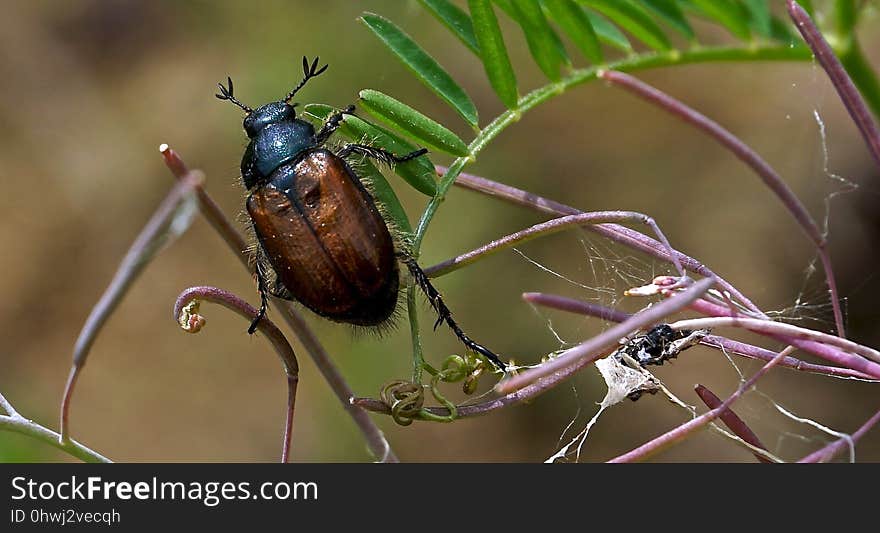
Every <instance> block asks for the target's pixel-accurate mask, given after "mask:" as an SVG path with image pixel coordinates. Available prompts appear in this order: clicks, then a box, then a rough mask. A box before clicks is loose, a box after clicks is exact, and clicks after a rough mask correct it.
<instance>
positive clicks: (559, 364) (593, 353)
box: [495, 278, 715, 394]
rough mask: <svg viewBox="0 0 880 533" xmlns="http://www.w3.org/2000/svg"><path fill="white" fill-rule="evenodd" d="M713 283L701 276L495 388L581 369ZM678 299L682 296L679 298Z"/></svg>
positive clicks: (513, 387)
mask: <svg viewBox="0 0 880 533" xmlns="http://www.w3.org/2000/svg"><path fill="white" fill-rule="evenodd" d="M714 284H715V279H714V278H705V279H701V280H700V281H697V282H696V283H694V284H693V285H691V286H690V287H688V288H687V289H685V290H683V291H682V292H680V293H678V294H677V295H676V297H675V298H671V299H669V300H664V301H662V302H660V303H658V304H656V305H653V306H651V307H650V308H648V309H646V310H644V311H642V312H640V313H636V314H635V315H633V316H632V317H631V318H629V319H628V320H626V321H624V322H622V323H620V324H617V325H616V326H612V327H611V328H609V329H607V330H605V331H603V332H602V333H600V334H598V335H596V336H595V337H593V338H591V339H589V340H587V341H585V342H583V343H581V344H579V345H578V346H575V347H574V348H570V349H568V350H566V351H564V352H563V353H561V354H560V355H559V356H558V357H556V358H554V359H551V360H550V361H547V362H546V363H544V364H542V365H540V366H537V367H535V368H532V369H529V370H526V371H525V372H523V373H522V374H519V375H516V376H513V377H511V378H510V379H508V380H505V381H502V382H500V383H499V384H498V385H496V386H495V390H496V391H498V392H499V393H501V394H506V393H510V392H512V391H515V390H517V389H519V388H522V387H524V386H525V385H526V384H529V383H534V382H536V381H537V380H539V379H542V378H546V377H547V376H549V375H551V374H554V373H556V372H559V371H562V370H563V369H566V368H582V367H583V366H584V365H586V364H589V363H590V362H592V361H593V360H594V359H595V358H596V357H598V356H599V355H601V354H602V353H603V352H604V351H606V350H608V349H609V348H611V347H613V346H616V345H617V343H618V342H619V341H620V339H621V338H623V337H625V336H626V335H628V334H630V333H632V332H633V331H636V330H639V329H642V328H644V327H645V326H647V325H650V324H655V323H657V322H659V321H660V320H662V319H663V318H664V317H667V316H669V315H670V314H672V313H675V312H676V311H678V310H680V309H683V308H685V307H687V305H688V304H689V303H690V302H692V301H693V300H695V299H696V298H699V297H700V296H701V295H702V294H703V293H705V292H706V291H707V290H709V289H710V288H711V287H712V285H714ZM679 298H681V299H680V300H679ZM668 303H672V305H669V306H667V305H666V304H668Z"/></svg>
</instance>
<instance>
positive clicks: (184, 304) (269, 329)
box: [174, 287, 299, 463]
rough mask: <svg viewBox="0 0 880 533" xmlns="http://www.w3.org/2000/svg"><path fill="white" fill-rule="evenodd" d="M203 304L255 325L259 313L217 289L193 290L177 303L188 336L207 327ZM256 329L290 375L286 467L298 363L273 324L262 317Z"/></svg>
mask: <svg viewBox="0 0 880 533" xmlns="http://www.w3.org/2000/svg"><path fill="white" fill-rule="evenodd" d="M202 301H206V302H211V303H215V304H218V305H222V306H223V307H225V308H226V309H229V310H230V311H234V312H235V313H237V314H238V315H239V316H242V317H244V318H245V319H247V320H248V321H249V322H252V321H253V320H254V319H255V318H256V317H257V315H258V314H259V312H258V311H257V310H256V309H254V308H253V307H252V306H251V305H250V304H248V303H247V302H245V301H244V300H242V299H241V298H239V297H238V296H235V295H234V294H232V293H230V292H227V291H224V290H223V289H218V288H217V287H190V288H188V289H186V290H184V291H183V292H181V293H180V295H179V296H178V297H177V301H175V302H174V320H175V321H176V322H177V324H178V325H179V326H180V328H181V329H183V330H184V331H186V332H187V333H198V332H199V331H201V329H202V327H203V326H204V325H205V318H204V317H203V316H202V315H201V314H199V304H200V302H202ZM257 329H258V330H259V331H260V333H262V334H263V335H265V336H266V338H267V339H269V342H270V343H272V348H274V349H275V353H276V354H278V358H279V359H281V363H282V364H283V365H284V371H285V373H286V374H287V387H288V395H287V397H288V401H287V407H288V408H287V415H286V418H285V423H284V437H283V438H284V440H283V441H282V446H281V462H282V463H286V462H287V461H288V458H289V456H290V444H291V434H292V430H293V409H294V403H295V400H296V386H297V384H298V382H299V363H298V362H297V360H296V354H295V353H294V352H293V348H291V346H290V343H289V342H287V339H286V338H285V337H284V334H283V333H281V330H280V329H278V326H276V325H275V324H274V323H272V321H271V320H269V319H268V318H266V317H263V319H262V320H260V321H259V322H258V323H257Z"/></svg>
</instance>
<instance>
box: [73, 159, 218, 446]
mask: <svg viewBox="0 0 880 533" xmlns="http://www.w3.org/2000/svg"><path fill="white" fill-rule="evenodd" d="M204 179H205V178H204V175H203V174H202V173H201V172H198V171H196V172H187V173H184V174H183V176H182V177H181V179H180V181H178V182H177V183H175V185H174V187H172V188H171V190H170V191H169V192H168V194H167V195H166V196H165V199H164V200H162V203H161V204H159V207H158V208H157V209H156V211H155V213H153V216H152V217H151V218H150V220H149V222H147V224H146V225H145V226H144V229H143V230H141V233H140V234H139V235H138V236H137V238H136V239H135V240H134V242H133V243H132V245H131V248H129V250H128V252H127V253H126V254H125V257H124V258H123V259H122V262H121V263H120V264H119V268H118V269H117V270H116V273H115V274H114V275H113V279H112V280H111V281H110V285H108V286H107V289H105V291H104V293H103V294H102V295H101V299H100V300H98V303H96V304H95V306H94V307H93V308H92V312H91V313H89V317H88V318H87V319H86V323H85V325H84V326H83V328H82V331H80V334H79V337H78V338H77V339H76V344H75V345H74V348H73V365H72V366H71V369H70V374H69V376H68V378H67V383H66V385H65V387H64V395H63V397H62V401H61V424H60V425H61V438H62V440H66V439H67V438H68V437H69V435H70V427H69V423H68V422H69V413H70V402H71V399H72V397H73V390H74V387H75V385H76V381H77V377H78V376H79V373H80V372H81V371H82V368H83V366H85V364H86V359H87V358H88V355H89V350H90V349H91V347H92V344H93V343H94V341H95V338H96V337H97V336H98V333H100V331H101V329H102V328H103V326H104V323H105V322H106V321H107V319H108V318H109V317H110V315H111V314H112V313H113V311H114V310H115V309H116V306H117V305H119V302H120V301H122V298H123V297H125V294H126V293H127V292H128V289H129V288H130V287H131V285H132V283H134V281H135V279H137V277H138V276H139V275H140V273H141V272H143V270H144V268H146V266H147V264H149V262H150V260H152V258H153V257H154V256H155V255H156V253H157V252H158V251H159V249H161V247H162V246H163V245H164V244H166V243H167V241H168V238H169V234H171V233H174V231H172V230H170V229H169V228H170V227H171V225H172V224H174V223H175V221H176V220H175V219H177V217H178V214H179V213H180V209H181V206H182V205H183V204H184V202H185V201H186V198H187V196H188V195H190V194H192V192H193V190H194V189H197V188H198V187H200V186H201V183H202V182H203V181H204ZM187 225H188V223H187ZM176 231H177V232H178V233H179V232H180V229H179V228H178V229H176Z"/></svg>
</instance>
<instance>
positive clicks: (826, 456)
mask: <svg viewBox="0 0 880 533" xmlns="http://www.w3.org/2000/svg"><path fill="white" fill-rule="evenodd" d="M877 422H880V411H877V412H876V413H874V416H872V417H871V418H869V419H868V420H867V421H866V422H865V423H864V424H862V427H860V428H859V429H858V430H856V432H855V433H853V434H852V435H850V437H849V438H848V439H838V440H836V441H834V442H831V443H829V444H828V445H827V446H825V447H823V448H821V449H819V450H816V451H815V452H813V453H811V454H809V455H807V456H806V457H804V458H802V459H800V460H798V462H799V463H824V462H825V461H830V460H831V459H832V458H834V456H835V455H837V454H838V453H840V452H842V451H843V450H844V449H846V448H849V447H850V446H852V445H854V444H855V443H856V442H858V440H859V439H861V438H862V437H863V436H864V435H865V433H867V432H868V431H870V429H871V428H873V427H874V426H875V425H876V424H877Z"/></svg>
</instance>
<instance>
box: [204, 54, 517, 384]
mask: <svg viewBox="0 0 880 533" xmlns="http://www.w3.org/2000/svg"><path fill="white" fill-rule="evenodd" d="M317 67H318V59H317V58H315V60H314V62H312V63H311V65H310V64H309V62H308V61H307V60H306V59H305V58H303V72H304V77H303V80H302V81H301V82H300V83H299V85H297V86H296V87H295V88H294V89H293V90H292V91H290V92H289V93H288V94H287V95H286V96H285V97H284V98H283V99H282V100H280V101H278V102H272V103H269V104H266V105H263V106H261V107H258V108H257V109H251V108H250V107H248V106H246V105H244V104H242V103H241V102H239V101H238V100H237V99H236V98H235V97H234V96H233V87H232V80H231V79H229V78H227V81H228V84H229V87H228V88H227V87H224V86H223V85H222V84H220V85H219V87H220V94H218V95H216V96H217V98H220V99H221V100H229V101H230V102H232V103H234V104H235V105H237V106H238V107H240V108H241V109H243V110H244V111H245V112H246V113H247V116H246V117H245V119H244V129H245V132H246V133H247V135H248V138H250V143H249V144H248V146H247V148H246V149H245V152H244V156H243V158H242V161H241V175H242V181H243V182H244V186H245V187H246V188H247V189H248V191H250V196H248V198H247V202H246V207H247V212H248V214H249V215H250V218H251V222H252V226H253V230H254V233H255V234H256V236H257V240H258V242H259V244H260V247H259V248H260V249H259V252H258V253H259V257H258V259H257V278H258V282H259V289H260V296H261V300H262V304H261V306H260V313H259V315H258V316H257V318H256V319H254V321H253V323H252V324H251V327H250V328H249V329H248V332H250V333H253V332H254V330H255V329H256V326H257V323H258V322H259V321H260V320H261V319H262V317H263V316H265V313H266V307H267V304H268V296H267V295H268V294H269V293H271V294H272V295H274V296H277V297H279V298H283V299H286V300H296V301H299V302H301V303H302V304H303V305H305V306H306V307H308V308H309V309H311V310H312V311H314V312H315V313H317V314H319V315H321V316H323V317H326V318H329V319H331V320H335V321H337V322H345V323H349V324H355V325H358V326H379V325H382V324H383V323H385V322H386V321H388V319H389V318H390V317H391V316H392V315H393V314H394V310H395V308H396V307H397V297H398V290H399V286H400V278H399V271H398V266H397V262H398V259H400V260H402V261H403V262H404V263H405V264H406V265H407V268H408V270H409V272H410V274H411V275H412V276H413V278H414V280H415V281H416V282H417V283H418V285H419V286H420V287H421V288H422V289H423V290H424V291H425V294H427V296H428V300H429V301H430V303H431V306H432V307H433V308H434V310H435V311H436V312H437V314H438V315H439V318H438V320H437V323H436V324H435V328H436V326H437V325H439V324H440V323H441V322H446V323H447V324H448V325H449V327H450V328H452V330H453V331H454V332H455V334H456V335H457V336H458V338H459V339H460V340H461V341H462V342H463V343H464V344H465V346H467V347H468V348H469V349H471V350H473V351H475V352H478V353H480V354H482V355H484V356H485V357H487V358H488V359H489V360H491V361H492V362H493V363H495V364H496V365H497V366H498V367H499V368H501V369H502V370H503V369H504V363H502V362H501V360H500V359H499V358H498V356H496V355H495V354H494V353H492V352H491V351H489V350H488V349H486V348H485V347H483V346H481V345H480V344H477V343H476V342H474V341H472V340H471V339H470V338H469V337H468V336H467V335H465V334H464V332H463V331H462V330H461V328H459V327H458V324H456V323H455V321H454V320H453V319H452V313H451V312H450V311H449V309H448V308H447V307H446V305H445V304H444V303H443V299H442V298H441V296H440V293H439V292H437V290H436V289H435V288H434V287H433V286H432V285H431V283H430V281H429V280H428V276H427V275H425V273H424V272H423V271H422V269H421V268H420V267H419V265H418V264H417V263H416V261H415V260H414V259H413V258H412V257H409V256H408V255H407V254H406V253H403V252H400V251H397V250H396V249H395V246H394V240H393V239H392V237H391V233H390V231H389V230H388V226H387V224H386V223H385V220H384V219H383V218H382V215H381V213H380V212H379V210H378V209H377V208H376V204H375V202H374V200H373V198H372V196H371V195H370V193H369V192H368V191H367V189H366V188H365V187H364V185H363V184H362V183H361V181H360V179H358V176H357V174H356V173H355V172H354V171H353V170H352V169H351V167H350V166H349V165H348V163H346V161H345V158H346V157H347V156H349V155H351V154H360V155H363V156H366V157H369V158H373V159H376V160H379V161H382V162H384V163H387V164H394V163H402V162H405V161H409V160H411V159H414V158H416V157H419V156H422V155H424V154H425V153H427V150H425V149H421V150H416V151H414V152H412V153H409V154H406V155H403V156H398V155H396V154H393V153H391V152H388V151H387V150H384V149H382V148H377V147H372V146H368V145H363V144H346V145H345V146H343V147H342V148H341V149H340V150H339V151H338V152H336V153H334V152H333V151H331V150H329V149H327V148H326V147H325V143H326V142H327V139H328V138H329V137H330V135H331V134H332V133H333V132H334V131H336V129H338V128H339V126H340V123H341V121H342V120H343V118H344V116H345V115H347V114H353V112H354V106H349V107H348V108H346V109H345V110H344V111H343V112H341V113H336V114H334V115H332V116H331V117H330V118H328V120H327V121H326V123H325V124H324V125H323V126H322V127H321V129H320V130H318V131H317V132H315V129H314V127H313V126H312V125H311V123H309V122H306V121H305V120H302V119H298V118H296V111H295V110H294V105H291V104H289V103H288V102H290V100H291V99H292V98H293V97H294V95H295V94H296V93H297V91H299V90H300V89H301V88H302V87H303V86H304V85H305V84H306V82H308V80H309V79H311V78H313V77H315V76H317V75H319V74H321V73H322V72H324V70H326V69H327V65H324V66H323V67H321V68H320V69H318V68H317Z"/></svg>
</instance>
